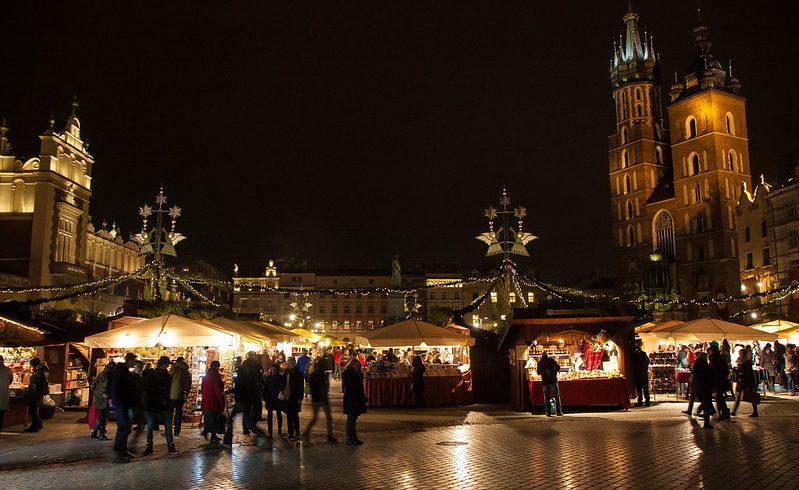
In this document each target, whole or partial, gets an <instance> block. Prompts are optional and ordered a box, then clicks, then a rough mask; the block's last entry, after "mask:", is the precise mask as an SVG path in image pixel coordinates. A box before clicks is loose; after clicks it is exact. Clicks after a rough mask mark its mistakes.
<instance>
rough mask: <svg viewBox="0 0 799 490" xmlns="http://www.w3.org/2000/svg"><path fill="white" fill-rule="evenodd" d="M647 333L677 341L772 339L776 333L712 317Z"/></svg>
mask: <svg viewBox="0 0 799 490" xmlns="http://www.w3.org/2000/svg"><path fill="white" fill-rule="evenodd" d="M648 333H651V334H654V335H656V336H657V337H658V338H661V339H668V338H673V339H674V340H676V341H678V342H709V341H712V340H717V341H721V339H722V338H726V339H728V340H766V341H770V340H774V339H776V338H777V336H776V335H774V334H770V333H767V332H761V331H760V330H755V329H754V328H751V327H747V326H745V325H739V324H737V323H731V322H725V321H724V320H717V319H714V318H700V319H698V320H691V321H690V322H685V323H680V324H678V325H674V326H669V327H665V328H658V329H653V330H650V331H649V332H648Z"/></svg>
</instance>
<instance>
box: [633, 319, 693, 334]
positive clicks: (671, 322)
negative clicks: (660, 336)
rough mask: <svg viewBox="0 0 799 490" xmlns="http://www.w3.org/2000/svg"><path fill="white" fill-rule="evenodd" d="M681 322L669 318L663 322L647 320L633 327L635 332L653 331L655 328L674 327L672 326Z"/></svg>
mask: <svg viewBox="0 0 799 490" xmlns="http://www.w3.org/2000/svg"><path fill="white" fill-rule="evenodd" d="M681 323H684V322H682V321H680V320H669V321H667V322H663V323H652V322H647V323H644V324H643V325H638V326H637V327H635V333H649V332H654V331H656V330H660V329H663V328H670V327H674V326H677V325H679V324H681Z"/></svg>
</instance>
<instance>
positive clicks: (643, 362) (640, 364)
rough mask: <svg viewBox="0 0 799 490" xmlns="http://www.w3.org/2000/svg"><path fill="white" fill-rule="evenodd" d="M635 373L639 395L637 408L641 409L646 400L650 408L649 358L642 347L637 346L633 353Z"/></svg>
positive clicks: (636, 388) (636, 389)
mask: <svg viewBox="0 0 799 490" xmlns="http://www.w3.org/2000/svg"><path fill="white" fill-rule="evenodd" d="M633 373H634V375H635V391H636V392H637V393H638V402H637V403H636V404H635V406H636V407H640V406H642V405H643V404H644V400H646V406H647V407H648V406H649V356H647V355H646V352H644V351H642V350H641V346H640V345H636V346H635V353H633Z"/></svg>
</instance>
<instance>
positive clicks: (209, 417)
mask: <svg viewBox="0 0 799 490" xmlns="http://www.w3.org/2000/svg"><path fill="white" fill-rule="evenodd" d="M202 395H203V398H202V405H200V409H201V410H202V411H203V420H204V423H203V427H204V432H206V433H210V434H211V442H220V441H221V439H219V436H217V435H216V432H215V430H214V429H216V427H215V425H216V419H217V418H218V417H219V416H220V415H222V414H223V413H224V411H225V386H224V383H223V382H222V377H221V376H220V375H219V361H212V362H211V367H209V368H208V371H206V373H205V377H204V378H203V384H202Z"/></svg>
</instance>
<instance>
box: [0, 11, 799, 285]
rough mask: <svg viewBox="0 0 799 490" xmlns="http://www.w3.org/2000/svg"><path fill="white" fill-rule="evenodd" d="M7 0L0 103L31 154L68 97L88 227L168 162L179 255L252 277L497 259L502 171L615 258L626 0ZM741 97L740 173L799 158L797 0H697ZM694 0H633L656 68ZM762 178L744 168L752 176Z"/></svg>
mask: <svg viewBox="0 0 799 490" xmlns="http://www.w3.org/2000/svg"><path fill="white" fill-rule="evenodd" d="M72 3H73V2H46V1H17V2H6V4H4V6H3V8H2V14H1V15H0V39H1V41H0V70H2V72H0V73H1V74H2V76H0V115H5V116H6V117H7V119H8V124H9V126H10V127H11V130H10V132H9V136H10V138H11V140H12V144H13V145H14V146H15V148H16V150H17V155H18V157H30V156H35V155H36V154H37V151H38V138H37V135H38V134H39V133H41V131H42V130H44V129H45V128H46V125H47V120H48V119H49V116H50V114H51V112H54V113H55V117H56V121H57V122H56V124H57V127H58V128H62V127H63V125H64V122H65V118H66V116H67V114H68V112H69V106H70V100H71V98H72V95H73V93H77V94H78V95H79V99H80V108H79V116H80V119H81V122H82V126H83V135H84V137H85V138H86V139H88V140H89V142H90V143H91V153H92V154H93V155H94V157H95V158H96V162H97V163H96V165H95V167H94V174H93V178H94V179H93V185H94V195H93V197H92V204H91V210H92V211H91V212H92V216H93V218H94V221H95V222H96V223H99V222H100V221H101V220H102V219H103V218H107V219H108V220H109V222H111V221H113V220H116V222H117V223H118V224H120V225H121V226H122V229H123V232H124V233H125V234H126V235H127V233H128V232H131V231H135V230H136V229H137V227H138V226H139V223H140V222H139V220H138V217H137V214H136V212H137V208H138V206H140V205H141V204H143V203H144V202H149V203H152V201H153V196H154V195H155V194H156V193H157V191H158V186H159V184H161V183H162V182H163V184H164V186H165V192H166V194H167V195H168V196H169V202H170V203H172V204H174V203H177V204H178V205H180V206H181V207H183V209H184V216H183V218H182V219H181V220H180V221H179V222H178V228H179V231H183V232H184V233H186V234H187V235H188V236H189V239H188V240H186V241H185V242H183V243H181V245H180V246H179V247H178V252H179V253H180V254H182V255H188V254H192V255H197V256H202V257H205V258H206V259H208V260H209V261H210V262H212V263H213V264H215V265H217V266H218V267H220V268H221V269H223V270H224V271H230V270H231V267H232V264H233V262H238V263H239V264H240V267H241V271H242V272H252V273H259V272H260V271H261V270H262V268H263V264H264V263H265V261H266V260H267V259H268V258H278V257H297V258H303V259H307V260H308V262H309V263H310V264H311V265H312V266H324V267H330V266H334V265H335V266H340V267H345V266H350V267H370V266H379V267H389V265H390V260H391V256H392V255H393V254H394V253H399V254H400V256H401V260H402V262H403V265H406V266H407V265H411V264H416V263H418V264H455V265H458V266H460V267H462V268H463V269H465V270H468V269H469V268H471V267H473V266H477V265H481V264H482V265H486V264H488V263H489V262H486V261H484V260H483V259H482V258H481V257H482V255H483V253H484V250H485V248H484V245H483V244H482V243H481V242H478V241H477V240H475V239H474V236H476V235H477V234H479V233H482V232H484V231H487V224H486V221H485V218H484V217H483V208H485V207H486V206H487V205H489V204H493V205H494V206H495V207H496V206H497V199H498V197H499V194H500V192H501V190H502V187H503V186H507V188H508V192H509V193H510V196H511V199H512V202H513V204H522V205H524V206H526V207H527V208H528V213H529V216H528V219H527V221H526V227H527V230H528V231H532V232H533V233H535V234H536V235H538V236H539V237H541V238H540V239H539V240H538V241H536V242H533V243H532V244H531V245H530V246H529V249H530V251H531V254H532V258H531V259H525V260H521V261H520V262H521V264H522V265H523V266H525V267H528V268H535V269H536V270H537V271H538V273H539V275H541V276H542V277H543V278H545V279H550V280H557V281H567V280H569V279H572V278H574V277H575V276H577V275H579V274H581V273H585V272H590V271H591V270H593V269H607V268H609V267H610V256H611V251H612V249H611V232H610V229H609V225H610V206H609V189H608V180H607V172H608V164H607V136H608V135H609V134H610V133H611V131H612V127H613V120H612V118H613V114H612V99H611V92H610V84H609V81H608V65H609V59H610V55H611V46H612V42H613V40H615V39H617V38H618V32H619V30H620V29H622V28H623V24H622V16H623V15H624V12H625V10H626V2H625V1H622V0H618V1H615V0H614V1H602V2H598V1H592V2H587V1H576V0H574V1H558V2H530V1H524V2H518V3H517V4H513V3H511V2H476V3H474V4H471V3H468V2H451V3H450V2H443V1H441V2H430V1H422V2H410V1H402V2H375V1H364V2H354V1H347V2H341V1H325V2H276V1H263V2H261V1H254V2H235V3H236V4H237V5H235V6H234V5H231V4H230V3H228V2H207V3H205V4H204V5H199V4H201V3H203V2H154V3H153V5H157V6H158V8H157V9H155V8H149V7H147V6H145V4H148V2H105V1H96V2H77V3H78V5H77V6H75V5H68V4H72ZM702 3H703V5H702V7H703V13H704V14H703V17H704V18H705V20H706V21H707V22H708V24H709V25H710V28H711V32H712V35H713V39H714V42H715V45H714V54H715V55H716V57H717V58H718V59H719V60H721V61H722V63H723V64H725V65H726V62H727V60H728V59H729V58H732V59H733V63H734V71H735V76H736V77H738V78H739V79H740V80H741V82H742V84H743V95H744V96H746V97H747V98H748V104H747V110H748V120H749V129H750V152H751V162H752V168H753V172H752V173H753V175H757V174H759V173H761V172H763V173H765V174H766V177H767V179H768V180H770V181H772V182H782V181H784V180H785V179H787V177H788V176H789V175H790V174H791V172H792V168H793V165H794V162H795V161H796V160H797V159H798V158H799V138H797V137H796V134H795V133H796V131H797V129H799V123H797V121H799V119H797V115H796V111H797V107H799V90H797V89H796V84H797V75H799V72H798V71H797V69H796V63H797V60H799V48H798V46H799V43H797V41H796V35H795V29H796V26H797V25H799V9H797V8H796V6H795V5H794V4H793V2H776V1H769V2H753V1H751V0H749V1H745V0H724V1H722V0H713V1H710V0H705V1H703V2H702ZM695 7H696V4H695V2H692V1H681V2H652V1H648V2H643V1H638V2H635V8H636V11H638V12H639V13H640V14H641V27H645V28H647V29H648V31H649V32H650V33H654V35H655V45H656V46H655V47H656V49H657V50H658V51H659V52H660V54H661V61H662V72H663V75H664V76H663V78H664V80H663V82H664V85H668V84H670V82H671V79H672V75H671V73H673V71H674V70H675V69H677V70H678V71H679V72H680V73H684V72H685V69H686V68H687V66H688V64H689V63H690V61H691V55H692V45H691V29H692V27H693V25H694V24H695V22H696V13H695ZM753 180H754V179H753Z"/></svg>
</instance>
